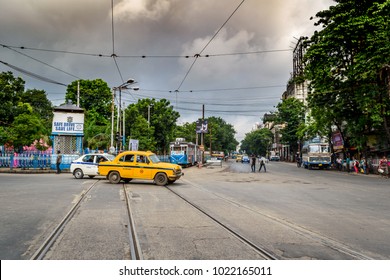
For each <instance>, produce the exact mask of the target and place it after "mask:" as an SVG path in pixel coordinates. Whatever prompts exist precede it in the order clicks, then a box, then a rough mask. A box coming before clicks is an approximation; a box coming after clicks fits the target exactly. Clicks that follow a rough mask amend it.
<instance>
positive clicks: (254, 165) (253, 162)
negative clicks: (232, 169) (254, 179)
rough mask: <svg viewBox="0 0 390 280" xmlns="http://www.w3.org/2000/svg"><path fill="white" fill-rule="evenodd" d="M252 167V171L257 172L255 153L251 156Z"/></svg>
mask: <svg viewBox="0 0 390 280" xmlns="http://www.w3.org/2000/svg"><path fill="white" fill-rule="evenodd" d="M251 169H252V172H256V156H255V155H254V154H252V156H251Z"/></svg>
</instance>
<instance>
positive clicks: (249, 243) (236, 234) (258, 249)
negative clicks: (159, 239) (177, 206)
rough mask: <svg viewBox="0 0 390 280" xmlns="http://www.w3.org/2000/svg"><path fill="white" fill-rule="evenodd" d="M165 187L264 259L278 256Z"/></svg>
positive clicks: (273, 258) (272, 258) (274, 258)
mask: <svg viewBox="0 0 390 280" xmlns="http://www.w3.org/2000/svg"><path fill="white" fill-rule="evenodd" d="M166 189H168V190H169V191H171V192H172V193H173V194H175V195H176V196H177V197H179V198H180V199H181V200H184V201H185V202H186V203H187V204H189V205H190V206H191V207H193V208H195V209H196V210H198V211H199V212H201V213H202V214H203V215H205V216H207V217H208V218H210V219H211V220H212V221H213V222H215V223H216V224H218V225H219V226H221V227H222V228H223V229H224V230H226V231H228V232H229V233H230V234H232V235H233V236H234V237H236V238H237V239H239V240H240V241H241V242H242V243H244V244H246V245H247V246H249V247H251V248H252V249H253V250H254V251H255V252H256V253H258V254H259V255H261V256H262V257H263V258H264V259H266V260H277V259H278V258H277V257H276V256H275V255H274V254H273V253H272V252H269V251H268V250H267V249H265V248H264V247H262V246H261V245H258V244H255V243H254V242H252V241H250V240H249V239H248V238H246V237H245V236H243V235H242V234H240V233H239V232H238V231H236V230H234V229H232V228H231V227H229V226H228V225H226V224H224V223H223V222H222V221H221V220H219V219H217V218H215V217H214V216H212V215H211V214H210V213H208V212H207V211H206V210H204V209H203V208H202V207H200V206H199V205H197V204H195V203H193V202H191V201H190V200H189V199H187V198H185V197H184V196H182V195H180V194H179V193H178V192H176V191H174V190H173V189H172V188H170V187H168V186H166Z"/></svg>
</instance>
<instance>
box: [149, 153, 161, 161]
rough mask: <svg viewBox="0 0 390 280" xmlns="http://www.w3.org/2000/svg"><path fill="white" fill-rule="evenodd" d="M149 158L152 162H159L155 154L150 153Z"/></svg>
mask: <svg viewBox="0 0 390 280" xmlns="http://www.w3.org/2000/svg"><path fill="white" fill-rule="evenodd" d="M149 158H150V160H151V161H152V162H153V163H159V162H160V159H159V158H158V157H157V156H156V155H155V154H152V155H150V156H149Z"/></svg>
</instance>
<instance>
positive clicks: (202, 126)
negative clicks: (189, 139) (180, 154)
mask: <svg viewBox="0 0 390 280" xmlns="http://www.w3.org/2000/svg"><path fill="white" fill-rule="evenodd" d="M208 132H209V131H208V121H207V120H204V121H203V122H202V121H201V120H198V121H196V133H208Z"/></svg>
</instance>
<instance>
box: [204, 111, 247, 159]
mask: <svg viewBox="0 0 390 280" xmlns="http://www.w3.org/2000/svg"><path fill="white" fill-rule="evenodd" d="M207 121H208V129H209V133H208V134H205V136H204V145H205V147H210V146H211V149H212V150H213V151H223V152H225V153H226V154H227V153H229V152H231V151H235V150H236V147H237V145H238V144H239V143H238V141H237V140H236V139H235V138H234V135H235V134H236V131H235V130H234V126H233V125H231V124H228V123H226V121H225V120H223V119H222V118H220V117H209V118H208V119H207Z"/></svg>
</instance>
